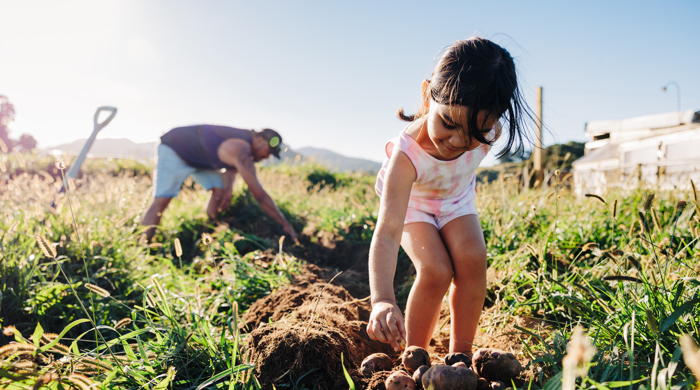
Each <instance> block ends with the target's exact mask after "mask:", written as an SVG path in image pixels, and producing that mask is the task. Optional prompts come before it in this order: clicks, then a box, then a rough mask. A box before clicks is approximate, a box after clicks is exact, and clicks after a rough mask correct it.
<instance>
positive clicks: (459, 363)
mask: <svg viewBox="0 0 700 390" xmlns="http://www.w3.org/2000/svg"><path fill="white" fill-rule="evenodd" d="M452 367H464V368H469V367H467V363H465V362H457V363H455V364H453V365H452Z"/></svg>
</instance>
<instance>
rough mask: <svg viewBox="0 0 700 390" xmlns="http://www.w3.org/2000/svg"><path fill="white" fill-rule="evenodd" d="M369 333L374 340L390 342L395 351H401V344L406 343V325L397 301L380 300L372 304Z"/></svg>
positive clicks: (368, 326) (368, 325)
mask: <svg viewBox="0 0 700 390" xmlns="http://www.w3.org/2000/svg"><path fill="white" fill-rule="evenodd" d="M367 334H368V335H369V338H371V339H372V340H378V341H381V342H382V343H389V344H391V346H392V347H393V348H394V351H397V352H399V351H401V346H402V345H404V346H405V345H406V327H405V326H404V322H403V315H402V314H401V310H400V309H399V307H398V306H397V305H396V302H393V301H378V302H375V303H374V304H373V305H372V314H370V316H369V323H368V324H367Z"/></svg>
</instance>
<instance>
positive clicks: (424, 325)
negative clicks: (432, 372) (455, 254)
mask: <svg viewBox="0 0 700 390" xmlns="http://www.w3.org/2000/svg"><path fill="white" fill-rule="evenodd" d="M401 247H402V248H403V249H404V250H405V251H406V253H407V254H408V256H409V257H410V258H411V261H412V262H413V265H414V266H415V267H416V281H415V282H414V283H413V287H412V288H411V293H410V294H409V295H408V303H407V304H406V338H407V340H406V344H407V345H409V346H412V345H415V346H419V347H422V348H428V344H430V338H431V337H432V335H433V331H434V330H435V324H436V323H437V320H438V316H439V314H440V306H441V304H442V299H443V297H444V296H445V293H446V292H447V289H448V288H449V287H450V281H451V280H452V275H453V271H452V261H451V260H450V256H449V255H448V253H447V248H445V244H444V243H443V242H442V238H440V234H439V233H438V230H437V228H436V227H435V226H433V225H431V224H428V223H424V222H416V223H411V224H408V225H405V226H404V228H403V234H402V236H401Z"/></svg>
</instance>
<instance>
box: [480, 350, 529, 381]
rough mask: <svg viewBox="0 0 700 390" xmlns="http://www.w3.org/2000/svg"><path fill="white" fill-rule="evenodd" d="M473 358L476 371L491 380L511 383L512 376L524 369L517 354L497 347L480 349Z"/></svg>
mask: <svg viewBox="0 0 700 390" xmlns="http://www.w3.org/2000/svg"><path fill="white" fill-rule="evenodd" d="M472 360H473V363H472V365H473V367H474V371H476V373H477V374H479V376H480V377H482V378H484V379H488V380H489V381H491V382H494V381H501V382H504V383H510V380H511V378H514V377H516V376H518V374H520V371H522V369H523V366H521V365H520V362H519V361H518V359H516V358H515V355H513V354H512V353H510V352H506V351H501V350H500V349H495V348H481V349H479V350H478V351H476V353H475V354H474V358H473V359H472Z"/></svg>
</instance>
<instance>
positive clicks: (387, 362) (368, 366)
mask: <svg viewBox="0 0 700 390" xmlns="http://www.w3.org/2000/svg"><path fill="white" fill-rule="evenodd" d="M393 366H394V363H393V361H392V360H391V358H390V357H389V356H387V355H386V354H383V353H373V354H371V355H369V356H367V357H366V358H365V360H363V361H362V365H361V366H360V372H361V373H362V375H363V376H366V377H368V378H369V377H371V376H372V374H373V373H375V372H377V371H389V370H391V369H392V367H393Z"/></svg>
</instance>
